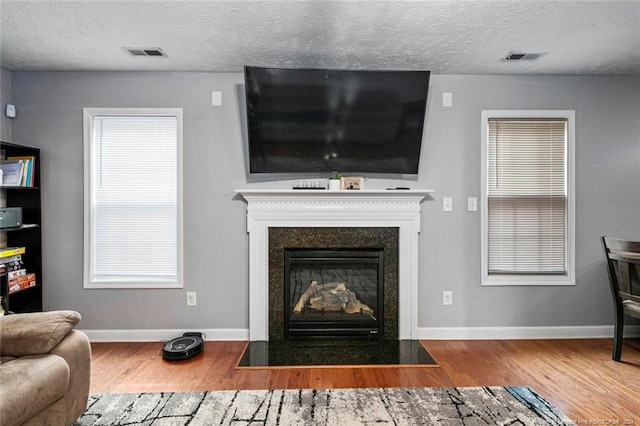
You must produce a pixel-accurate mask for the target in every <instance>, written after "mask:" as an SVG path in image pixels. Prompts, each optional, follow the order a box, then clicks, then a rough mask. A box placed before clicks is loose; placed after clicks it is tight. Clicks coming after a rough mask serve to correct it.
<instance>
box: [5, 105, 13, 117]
mask: <svg viewBox="0 0 640 426" xmlns="http://www.w3.org/2000/svg"><path fill="white" fill-rule="evenodd" d="M4 113H5V115H6V116H7V117H9V118H16V106H15V105H13V104H7V108H6V109H5V112H4Z"/></svg>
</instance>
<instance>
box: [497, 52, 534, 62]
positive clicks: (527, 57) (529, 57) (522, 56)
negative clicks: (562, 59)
mask: <svg viewBox="0 0 640 426" xmlns="http://www.w3.org/2000/svg"><path fill="white" fill-rule="evenodd" d="M542 55H544V53H522V52H509V54H508V55H507V56H505V57H504V58H502V59H501V60H502V61H504V62H512V61H535V60H536V59H538V58H539V57H540V56H542Z"/></svg>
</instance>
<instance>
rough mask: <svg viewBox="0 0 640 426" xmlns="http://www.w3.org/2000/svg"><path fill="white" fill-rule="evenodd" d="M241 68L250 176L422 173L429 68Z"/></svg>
mask: <svg viewBox="0 0 640 426" xmlns="http://www.w3.org/2000/svg"><path fill="white" fill-rule="evenodd" d="M244 70H245V93H246V106H247V125H248V136H249V171H250V173H330V172H333V171H337V172H340V173H343V174H344V173H361V174H364V173H376V174H377V173H382V174H417V173H418V162H419V159H420V147H421V144H422V130H423V126H424V118H425V109H426V102H427V92H428V89H429V75H430V72H429V71H363V70H331V69H283V68H263V67H252V66H246V67H245V69H244Z"/></svg>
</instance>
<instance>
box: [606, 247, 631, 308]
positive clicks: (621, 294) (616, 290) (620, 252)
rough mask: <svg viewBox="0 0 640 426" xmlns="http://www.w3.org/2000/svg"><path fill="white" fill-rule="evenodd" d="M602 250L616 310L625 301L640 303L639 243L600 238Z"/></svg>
mask: <svg viewBox="0 0 640 426" xmlns="http://www.w3.org/2000/svg"><path fill="white" fill-rule="evenodd" d="M602 248H603V249H604V253H605V255H606V257H607V272H608V273H609V283H610V284H611V291H612V292H613V297H614V300H615V302H616V305H617V306H616V308H619V307H621V305H622V303H623V302H624V301H625V300H631V301H634V302H637V303H640V242H636V241H627V240H621V239H618V238H611V237H602Z"/></svg>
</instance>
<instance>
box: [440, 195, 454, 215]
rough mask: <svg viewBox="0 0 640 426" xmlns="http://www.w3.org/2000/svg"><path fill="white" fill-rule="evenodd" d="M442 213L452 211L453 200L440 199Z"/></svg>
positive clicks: (449, 198)
mask: <svg viewBox="0 0 640 426" xmlns="http://www.w3.org/2000/svg"><path fill="white" fill-rule="evenodd" d="M442 211H443V212H450V211H453V198H451V197H444V198H443V199H442Z"/></svg>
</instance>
